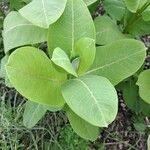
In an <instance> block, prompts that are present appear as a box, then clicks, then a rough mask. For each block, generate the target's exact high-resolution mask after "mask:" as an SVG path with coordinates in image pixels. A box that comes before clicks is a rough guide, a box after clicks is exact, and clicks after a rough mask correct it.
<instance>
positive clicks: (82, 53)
mask: <svg viewBox="0 0 150 150" xmlns="http://www.w3.org/2000/svg"><path fill="white" fill-rule="evenodd" d="M95 53H96V47H95V40H93V39H91V38H82V39H80V40H79V41H77V42H76V44H75V55H77V56H79V59H80V63H79V67H78V73H79V74H82V73H85V72H86V71H87V70H88V69H89V68H90V67H91V65H92V64H93V62H94V59H95Z"/></svg>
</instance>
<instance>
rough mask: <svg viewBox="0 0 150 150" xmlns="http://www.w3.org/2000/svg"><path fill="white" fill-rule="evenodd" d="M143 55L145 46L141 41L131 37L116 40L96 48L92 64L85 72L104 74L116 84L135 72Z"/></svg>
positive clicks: (141, 62) (141, 61)
mask: <svg viewBox="0 0 150 150" xmlns="http://www.w3.org/2000/svg"><path fill="white" fill-rule="evenodd" d="M145 57H146V47H145V45H144V44H143V43H142V42H140V41H137V40H133V39H124V40H118V41H115V42H112V43H111V44H108V45H106V46H100V47H98V48H97V51H96V58H95V61H94V64H93V66H92V67H91V69H90V70H89V71H88V72H87V73H86V74H95V75H100V76H104V77H106V78H107V79H109V80H110V81H111V83H112V84H113V85H117V84H118V83H119V82H121V81H122V80H124V79H126V78H128V77H130V76H131V75H133V74H134V73H136V71H138V69H139V68H140V67H141V66H142V64H143V63H144V60H145Z"/></svg>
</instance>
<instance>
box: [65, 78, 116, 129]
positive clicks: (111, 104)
mask: <svg viewBox="0 0 150 150" xmlns="http://www.w3.org/2000/svg"><path fill="white" fill-rule="evenodd" d="M62 95H63V97H64V99H65V101H66V103H67V104H68V105H69V107H70V108H71V109H72V110H73V111H74V112H75V113H76V114H77V115H78V116H80V117H81V118H82V119H84V120H86V121H87V122H89V123H90V124H92V125H94V126H99V127H107V126H108V125H109V124H110V123H111V122H112V121H113V120H114V119H115V117H116V115H117V110H118V99H117V93H116V91H115V88H114V87H113V85H112V84H111V83H110V82H109V81H108V80H107V79H106V78H104V77H100V76H92V75H89V76H83V77H80V78H76V79H72V80H69V81H68V82H66V83H64V84H63V86H62Z"/></svg>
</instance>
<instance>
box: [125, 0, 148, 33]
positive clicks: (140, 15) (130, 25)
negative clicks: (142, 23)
mask: <svg viewBox="0 0 150 150" xmlns="http://www.w3.org/2000/svg"><path fill="white" fill-rule="evenodd" d="M149 5H150V3H146V4H145V5H144V6H143V7H142V8H141V9H139V10H138V11H137V12H136V13H135V14H133V16H132V17H131V19H130V20H129V22H128V24H127V25H126V27H125V28H124V31H123V33H129V31H130V28H131V27H132V26H133V25H134V23H135V22H136V21H137V20H139V19H140V18H141V17H142V13H143V11H144V10H145V9H146V8H147V7H148V6H149Z"/></svg>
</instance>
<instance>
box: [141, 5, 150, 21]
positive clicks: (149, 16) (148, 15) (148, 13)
mask: <svg viewBox="0 0 150 150" xmlns="http://www.w3.org/2000/svg"><path fill="white" fill-rule="evenodd" d="M142 17H143V19H144V21H150V6H149V7H147V8H146V10H145V11H144V12H143V13H142Z"/></svg>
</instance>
